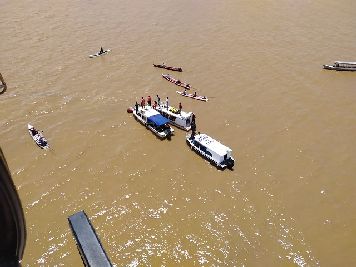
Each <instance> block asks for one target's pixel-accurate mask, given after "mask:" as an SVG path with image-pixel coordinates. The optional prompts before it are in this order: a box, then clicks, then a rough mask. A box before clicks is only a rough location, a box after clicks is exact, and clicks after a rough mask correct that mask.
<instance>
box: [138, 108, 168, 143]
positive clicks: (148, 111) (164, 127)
mask: <svg viewBox="0 0 356 267" xmlns="http://www.w3.org/2000/svg"><path fill="white" fill-rule="evenodd" d="M132 109H133V111H132V114H133V116H134V117H135V119H136V120H138V121H139V122H141V123H142V124H143V125H145V126H146V127H147V128H148V129H150V130H151V131H152V132H153V133H154V134H155V135H157V136H158V137H159V138H162V139H164V138H167V137H170V136H171V135H172V134H173V132H174V129H172V128H171V127H170V126H169V124H168V123H169V120H168V119H167V118H165V117H163V116H162V115H161V114H160V113H159V112H158V111H157V110H155V109H153V108H152V107H151V106H145V107H141V106H138V107H137V111H136V108H135V107H133V108H132Z"/></svg>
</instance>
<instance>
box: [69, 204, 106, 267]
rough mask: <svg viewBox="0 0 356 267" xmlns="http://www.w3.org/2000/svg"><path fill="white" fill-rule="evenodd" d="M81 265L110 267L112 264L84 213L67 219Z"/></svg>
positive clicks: (78, 213)
mask: <svg viewBox="0 0 356 267" xmlns="http://www.w3.org/2000/svg"><path fill="white" fill-rule="evenodd" d="M68 221H69V225H70V227H71V229H72V232H73V235H74V237H75V240H76V241H77V247H78V250H79V252H80V255H81V257H82V260H83V263H84V265H85V266H87V267H112V264H111V262H110V260H109V258H108V256H107V255H106V252H105V250H104V248H103V246H102V245H101V242H100V240H99V238H98V236H97V235H96V232H95V229H94V228H93V226H92V224H91V222H90V220H89V219H88V217H87V215H86V214H85V212H84V211H80V212H77V213H75V214H73V215H71V216H69V217H68Z"/></svg>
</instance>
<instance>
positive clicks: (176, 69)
mask: <svg viewBox="0 0 356 267" xmlns="http://www.w3.org/2000/svg"><path fill="white" fill-rule="evenodd" d="M153 67H156V68H161V69H166V70H172V71H178V72H182V71H183V70H182V68H179V67H169V66H166V65H164V64H153Z"/></svg>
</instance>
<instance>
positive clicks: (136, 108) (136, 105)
mask: <svg viewBox="0 0 356 267" xmlns="http://www.w3.org/2000/svg"><path fill="white" fill-rule="evenodd" d="M135 110H136V114H137V113H138V103H137V101H136V104H135Z"/></svg>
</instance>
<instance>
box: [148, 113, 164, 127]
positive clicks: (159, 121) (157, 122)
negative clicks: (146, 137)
mask: <svg viewBox="0 0 356 267" xmlns="http://www.w3.org/2000/svg"><path fill="white" fill-rule="evenodd" d="M147 121H148V122H153V123H154V124H155V125H157V126H161V125H164V124H166V123H168V122H169V120H168V119H166V118H165V117H163V116H162V115H161V114H157V115H153V116H151V117H148V118H147Z"/></svg>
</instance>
